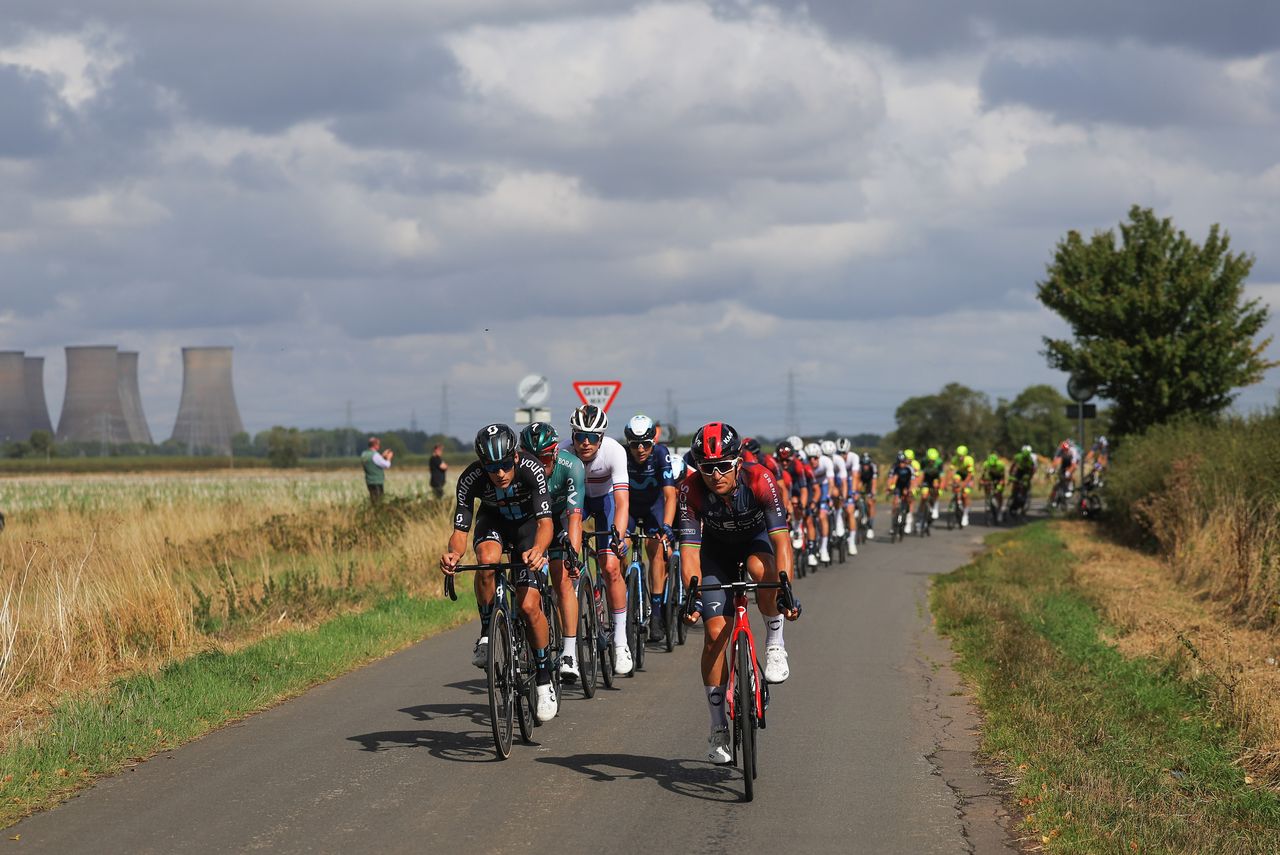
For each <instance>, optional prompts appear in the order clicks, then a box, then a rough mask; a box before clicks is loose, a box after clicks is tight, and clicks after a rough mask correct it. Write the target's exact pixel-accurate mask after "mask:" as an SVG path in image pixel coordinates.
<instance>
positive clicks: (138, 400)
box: [116, 350, 151, 445]
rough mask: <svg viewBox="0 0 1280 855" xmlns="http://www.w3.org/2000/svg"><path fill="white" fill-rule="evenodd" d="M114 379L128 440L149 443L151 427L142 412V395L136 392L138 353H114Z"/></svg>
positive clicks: (124, 351) (125, 351)
mask: <svg viewBox="0 0 1280 855" xmlns="http://www.w3.org/2000/svg"><path fill="white" fill-rule="evenodd" d="M116 380H117V382H118V385H119V387H120V406H121V407H122V408H123V409H124V423H125V426H126V427H128V429H129V441H130V442H145V443H146V444H147V445H150V444H151V428H149V427H147V417H146V416H145V415H143V413H142V395H140V394H139V393H138V354H136V353H133V352H132V351H127V350H122V351H120V352H119V353H118V354H117V355H116Z"/></svg>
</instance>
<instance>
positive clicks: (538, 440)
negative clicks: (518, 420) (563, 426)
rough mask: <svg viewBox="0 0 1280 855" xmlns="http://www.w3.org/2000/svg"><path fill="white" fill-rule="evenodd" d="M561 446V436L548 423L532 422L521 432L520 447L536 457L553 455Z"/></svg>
mask: <svg viewBox="0 0 1280 855" xmlns="http://www.w3.org/2000/svg"><path fill="white" fill-rule="evenodd" d="M559 445H560V434H558V433H556V429H555V428H554V427H552V426H551V425H550V424H548V423H547V422H530V423H529V424H528V425H527V426H526V427H525V429H524V430H522V431H520V447H521V448H523V449H524V450H525V451H527V452H529V453H530V454H532V455H533V456H534V457H545V456H546V455H548V454H553V453H554V452H555V450H556V448H557V447H558V446H559Z"/></svg>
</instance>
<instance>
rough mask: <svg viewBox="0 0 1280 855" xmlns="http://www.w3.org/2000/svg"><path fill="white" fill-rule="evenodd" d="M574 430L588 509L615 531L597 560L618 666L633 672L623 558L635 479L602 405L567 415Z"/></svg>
mask: <svg viewBox="0 0 1280 855" xmlns="http://www.w3.org/2000/svg"><path fill="white" fill-rule="evenodd" d="M569 427H570V428H571V429H572V430H573V453H574V454H576V455H577V456H578V459H579V460H581V461H582V465H583V467H584V468H585V469H586V475H587V499H586V503H585V505H584V507H585V508H586V513H587V515H588V516H590V517H591V519H592V520H593V521H594V522H595V527H596V531H598V532H609V531H611V532H613V533H614V537H613V538H612V539H611V540H610V541H608V542H605V541H600V542H598V543H597V544H596V561H597V563H598V564H599V566H600V568H601V570H602V572H603V573H604V578H605V589H604V590H605V599H606V600H607V601H608V603H609V611H610V612H611V613H612V615H613V652H614V661H615V662H616V663H617V664H616V665H615V666H614V672H615V673H617V674H630V673H631V669H632V667H633V665H632V661H631V648H630V647H628V646H627V585H626V583H625V582H624V581H623V580H622V560H623V559H624V558H626V555H627V543H626V541H625V540H624V539H623V538H622V537H621V534H622V532H625V531H626V530H627V521H628V520H629V519H630V511H631V501H630V499H631V494H630V489H631V479H630V478H629V477H628V475H627V452H626V450H625V449H623V447H622V444H621V443H620V442H618V441H617V440H616V439H614V438H613V437H611V436H605V435H604V432H605V431H606V430H607V429H608V427H609V417H608V416H607V415H605V412H604V410H602V409H600V408H599V407H596V406H592V405H591V404H585V405H583V406H581V407H578V409H576V410H574V411H573V415H572V416H570V418H569Z"/></svg>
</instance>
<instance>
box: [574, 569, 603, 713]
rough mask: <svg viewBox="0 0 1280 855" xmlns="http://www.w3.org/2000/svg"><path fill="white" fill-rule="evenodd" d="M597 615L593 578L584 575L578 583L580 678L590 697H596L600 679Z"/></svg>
mask: <svg viewBox="0 0 1280 855" xmlns="http://www.w3.org/2000/svg"><path fill="white" fill-rule="evenodd" d="M595 617H596V610H595V606H594V605H593V604H592V602H591V578H590V577H589V576H584V578H583V579H582V581H581V582H579V583H578V679H579V680H581V681H582V694H583V696H584V697H588V698H592V697H595V694H596V682H597V681H598V680H599V679H600V669H599V668H598V667H597V663H598V662H599V661H600V659H599V657H598V656H597V653H598V652H599V651H598V649H597V646H598V643H599V642H598V641H597V638H596V621H595Z"/></svg>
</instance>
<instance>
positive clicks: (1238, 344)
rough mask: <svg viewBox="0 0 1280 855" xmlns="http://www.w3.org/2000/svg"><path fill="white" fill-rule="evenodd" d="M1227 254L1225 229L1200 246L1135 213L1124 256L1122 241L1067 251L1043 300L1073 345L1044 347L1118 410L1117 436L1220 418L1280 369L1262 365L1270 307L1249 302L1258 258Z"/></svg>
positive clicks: (1058, 254)
mask: <svg viewBox="0 0 1280 855" xmlns="http://www.w3.org/2000/svg"><path fill="white" fill-rule="evenodd" d="M1230 246H1231V239H1230V237H1229V236H1228V235H1227V233H1226V232H1225V231H1221V230H1220V229H1219V228H1218V226H1217V225H1216V224H1215V225H1213V226H1212V227H1210V229H1209V236H1208V238H1206V240H1205V242H1204V244H1203V245H1199V244H1197V243H1196V242H1195V241H1193V240H1191V239H1190V238H1189V237H1187V235H1186V233H1184V232H1182V231H1179V230H1176V229H1174V226H1173V223H1172V221H1170V220H1169V219H1160V218H1158V217H1156V215H1155V214H1154V213H1153V212H1152V211H1151V209H1149V208H1140V207H1138V206H1137V205H1135V206H1133V208H1131V209H1130V210H1129V221H1128V222H1127V223H1121V224H1120V242H1119V245H1117V243H1116V235H1115V233H1114V232H1113V231H1104V232H1097V233H1095V234H1094V236H1093V237H1092V238H1091V239H1089V240H1088V241H1085V240H1084V239H1083V238H1082V237H1081V236H1080V234H1079V232H1075V231H1072V232H1068V234H1067V236H1066V238H1065V239H1063V240H1062V241H1060V242H1059V243H1058V246H1057V249H1056V251H1055V253H1054V258H1053V263H1052V264H1050V265H1049V269H1048V276H1047V278H1046V279H1045V280H1044V281H1043V282H1040V283H1039V286H1038V287H1039V297H1040V302H1042V303H1044V304H1045V305H1046V306H1048V307H1049V308H1050V309H1052V310H1053V311H1055V312H1057V313H1058V314H1059V315H1061V316H1062V317H1063V319H1065V320H1066V321H1067V323H1068V324H1070V325H1071V329H1072V332H1073V334H1074V336H1075V339H1074V341H1067V340H1063V339H1051V338H1046V339H1045V345H1046V348H1047V349H1046V351H1045V355H1046V356H1047V357H1048V359H1049V364H1050V365H1052V366H1053V367H1055V368H1060V369H1062V370H1064V371H1068V372H1071V373H1074V374H1080V375H1082V376H1083V377H1085V378H1086V379H1088V380H1091V381H1093V382H1094V383H1096V384H1097V386H1098V390H1099V392H1100V393H1101V395H1102V396H1103V397H1105V398H1109V399H1110V400H1111V401H1113V402H1114V407H1113V408H1112V412H1111V418H1112V426H1113V429H1114V430H1115V432H1116V433H1118V434H1130V433H1138V432H1140V431H1142V430H1144V429H1146V428H1147V427H1149V426H1151V425H1153V424H1158V423H1160V422H1164V421H1167V420H1169V419H1171V418H1174V417H1176V416H1181V415H1194V416H1209V415H1213V414H1215V413H1218V412H1221V411H1222V410H1223V409H1225V408H1226V407H1227V406H1228V405H1230V404H1231V402H1232V401H1233V400H1235V397H1236V390H1238V389H1239V388H1240V387H1242V386H1248V385H1250V384H1253V383H1257V382H1258V381H1260V380H1261V379H1262V376H1263V374H1264V372H1265V371H1266V370H1267V369H1268V368H1270V367H1272V366H1274V365H1276V364H1277V363H1275V362H1270V361H1268V360H1266V359H1264V358H1263V352H1264V351H1265V350H1266V348H1267V345H1269V344H1270V343H1271V339H1270V338H1267V339H1263V340H1262V341H1260V342H1259V341H1255V337H1256V336H1257V335H1258V334H1259V333H1260V332H1261V331H1262V329H1263V327H1264V326H1265V325H1266V322H1267V308H1266V306H1265V305H1264V304H1263V303H1262V302H1261V301H1260V300H1257V299H1254V300H1247V301H1246V300H1245V299H1244V280H1245V278H1246V277H1247V276H1248V275H1249V270H1250V269H1251V268H1252V267H1253V257H1252V256H1250V255H1246V254H1243V253H1232V252H1231V251H1230Z"/></svg>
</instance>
